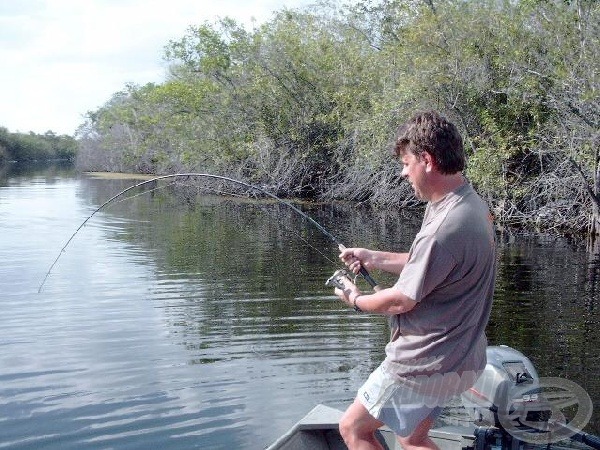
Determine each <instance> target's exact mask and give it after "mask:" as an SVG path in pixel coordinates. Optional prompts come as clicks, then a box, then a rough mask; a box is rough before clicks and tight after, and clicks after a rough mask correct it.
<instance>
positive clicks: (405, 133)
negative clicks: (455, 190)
mask: <svg viewBox="0 0 600 450" xmlns="http://www.w3.org/2000/svg"><path fill="white" fill-rule="evenodd" d="M394 150H395V153H396V155H397V156H402V154H403V153H405V152H411V153H413V154H414V155H416V156H417V157H419V158H420V157H421V155H422V153H423V152H427V153H429V154H430V155H431V157H432V158H433V161H434V163H435V166H436V168H437V169H438V170H439V171H440V172H441V173H443V174H453V173H456V172H460V171H462V170H464V168H465V163H466V158H465V152H464V148H463V142H462V137H461V135H460V133H459V132H458V129H457V128H456V127H455V126H454V124H452V123H451V122H449V121H448V120H447V119H446V118H445V117H444V116H442V115H440V114H438V113H437V112H435V111H423V112H420V113H418V114H416V115H415V116H413V117H412V118H411V119H410V120H409V121H408V122H406V123H405V124H403V125H401V126H400V127H399V128H398V132H397V135H396V145H395V147H394Z"/></svg>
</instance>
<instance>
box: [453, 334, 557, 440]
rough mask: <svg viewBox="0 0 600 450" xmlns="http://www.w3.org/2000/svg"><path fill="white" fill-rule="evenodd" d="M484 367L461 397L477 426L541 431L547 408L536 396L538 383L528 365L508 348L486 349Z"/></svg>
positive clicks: (538, 392)
mask: <svg viewBox="0 0 600 450" xmlns="http://www.w3.org/2000/svg"><path fill="white" fill-rule="evenodd" d="M486 353H487V364H486V366H485V369H484V371H483V373H482V374H481V376H480V377H479V378H478V380H477V382H476V383H475V384H474V385H473V387H472V388H470V389H469V390H468V391H466V392H464V393H463V395H462V401H463V405H464V406H465V408H466V409H467V411H468V412H469V413H470V415H471V417H472V419H473V420H474V422H475V423H476V424H477V425H481V426H493V427H498V428H500V429H520V428H523V427H526V426H532V425H533V426H534V427H535V428H537V429H540V427H541V428H543V426H542V425H541V423H544V422H548V420H549V419H550V417H551V416H552V408H551V405H549V403H548V402H547V401H546V400H545V399H544V398H543V397H542V396H541V395H540V379H539V376H538V374H537V371H536V370H535V367H534V366H533V364H532V362H531V361H530V360H529V359H528V358H527V357H526V356H525V355H523V354H522V353H521V352H519V351H518V350H515V349H513V348H511V347H508V346H505V345H500V346H489V347H488V348H487V351H486Z"/></svg>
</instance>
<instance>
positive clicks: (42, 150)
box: [0, 127, 77, 162]
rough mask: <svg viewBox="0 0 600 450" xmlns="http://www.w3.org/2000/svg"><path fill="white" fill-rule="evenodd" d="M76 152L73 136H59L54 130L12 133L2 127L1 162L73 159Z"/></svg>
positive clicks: (0, 137) (0, 141) (0, 139)
mask: <svg viewBox="0 0 600 450" xmlns="http://www.w3.org/2000/svg"><path fill="white" fill-rule="evenodd" d="M76 153H77V142H76V141H75V139H74V138H72V137H71V136H67V135H61V136H59V135H57V134H55V133H54V132H52V131H47V132H46V133H44V134H36V133H33V132H30V133H11V132H9V131H8V130H7V129H6V128H4V127H0V162H1V161H3V160H4V161H44V160H59V159H60V160H72V159H74V157H75V155H76Z"/></svg>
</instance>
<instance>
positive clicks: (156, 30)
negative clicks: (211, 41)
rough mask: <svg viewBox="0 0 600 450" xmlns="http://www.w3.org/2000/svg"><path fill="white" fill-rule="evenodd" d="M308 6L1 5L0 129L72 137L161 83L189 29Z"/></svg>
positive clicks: (252, 2)
mask: <svg viewBox="0 0 600 450" xmlns="http://www.w3.org/2000/svg"><path fill="white" fill-rule="evenodd" d="M309 3H310V2H309V1H308V0H280V1H277V0H247V1H244V0H220V1H206V0H205V1H200V0H168V1H166V0H20V1H19V2H16V1H12V0H0V61H2V66H3V68H2V70H1V71H0V101H1V107H0V126H3V127H6V128H8V129H9V130H10V131H21V132H27V131H34V132H36V133H44V132H45V131H47V130H52V131H55V132H57V133H59V134H63V133H64V134H72V133H73V132H74V131H75V129H76V127H77V126H78V125H80V124H81V123H82V122H83V115H84V114H85V113H86V112H87V111H89V110H94V109H96V108H98V107H99V106H101V105H102V104H103V103H105V102H106V101H107V100H109V99H110V97H111V95H112V94H114V93H115V92H117V91H119V90H121V89H123V87H124V86H125V84H126V83H128V82H133V83H137V84H145V83H148V82H160V81H162V80H163V79H164V75H165V71H166V65H165V63H164V61H163V59H162V56H163V48H164V46H165V45H166V44H167V43H168V41H169V40H170V39H178V38H180V37H182V36H183V35H184V33H185V31H186V29H187V27H188V26H190V25H193V24H199V23H202V22H204V21H206V20H208V21H214V20H215V19H216V18H217V17H225V16H229V17H233V18H234V19H236V20H237V21H239V22H241V23H244V24H245V25H247V26H248V27H251V26H252V25H251V24H252V23H253V22H252V18H254V19H256V22H257V23H261V22H264V21H265V20H268V19H270V18H271V17H272V14H273V13H274V12H275V11H277V10H280V9H281V8H283V7H290V8H294V7H299V6H302V5H306V4H309Z"/></svg>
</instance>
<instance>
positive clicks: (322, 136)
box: [78, 0, 600, 220]
mask: <svg viewBox="0 0 600 450" xmlns="http://www.w3.org/2000/svg"><path fill="white" fill-rule="evenodd" d="M599 16H600V4H599V3H598V2H593V1H585V0H579V1H578V2H564V1H559V0H543V1H529V0H522V1H518V2H509V1H505V2H502V1H501V2H498V1H496V0H483V1H474V0H472V1H464V0H443V1H438V2H422V1H417V0H414V1H413V0H410V1H407V0H378V1H374V0H364V1H362V2H359V3H356V4H354V5H353V6H339V5H338V4H336V3H335V2H333V1H332V2H328V1H325V2H323V3H320V4H318V5H316V6H313V7H311V9H305V10H287V9H284V10H281V11H279V12H278V13H277V14H276V15H275V16H274V18H273V19H272V20H271V21H270V22H268V23H265V24H263V25H262V26H260V27H257V28H255V29H253V30H252V31H248V30H246V29H244V28H243V27H242V26H241V25H239V24H237V23H236V22H234V21H233V20H231V19H224V20H221V21H219V22H217V23H214V24H210V23H204V24H201V25H198V26H192V27H190V28H189V29H188V30H187V32H186V34H185V35H184V36H183V37H182V38H181V39H179V40H174V41H171V42H169V43H168V45H167V46H166V48H165V57H166V59H167V61H169V62H170V63H171V72H170V76H169V78H168V79H167V80H166V81H165V82H164V83H162V84H159V85H154V84H150V85H146V86H141V87H140V86H127V87H126V89H125V90H124V91H123V92H120V93H117V94H115V96H114V97H113V98H112V99H111V100H109V101H108V102H107V104H106V105H104V106H103V107H102V108H100V109H98V110H97V111H94V112H90V114H89V115H88V120H87V122H86V123H85V124H84V125H83V126H82V127H81V129H80V132H79V134H78V136H79V139H80V142H81V143H82V145H81V158H80V161H81V162H82V163H83V164H84V165H86V166H88V167H89V166H94V167H96V168H98V167H103V168H105V169H112V170H124V169H127V170H137V171H143V172H170V171H175V170H182V169H183V170H193V169H201V170H203V171H211V172H221V173H223V172H227V173H229V174H231V175H236V176H240V177H244V178H246V179H248V180H251V181H254V182H260V183H263V184H265V185H267V186H269V187H271V188H272V189H273V190H274V191H276V192H277V193H278V194H280V195H281V194H287V195H296V196H310V197H320V198H327V199H331V198H343V199H355V200H361V201H369V202H371V203H372V204H376V205H379V206H385V207H388V206H396V205H398V204H401V205H408V204H410V205H412V204H415V202H414V201H413V200H411V195H412V194H411V192H410V189H406V188H405V186H403V185H400V184H398V182H397V181H398V170H397V168H396V167H394V166H393V165H392V164H390V160H389V156H388V153H387V150H388V149H389V147H390V143H391V142H392V140H393V135H394V132H395V128H396V126H397V125H398V124H399V123H400V122H402V121H403V120H405V119H406V118H407V117H408V116H410V115H412V113H413V112H414V111H415V110H417V109H423V108H435V109H438V110H440V111H442V112H443V113H444V114H446V115H448V116H449V117H450V118H451V119H452V120H453V121H455V122H456V123H457V124H458V125H459V127H460V128H461V129H462V131H463V134H464V136H465V142H466V146H467V149H468V154H469V166H468V174H469V177H470V178H471V180H473V182H474V183H475V184H476V186H477V188H478V189H479V190H480V191H481V192H482V193H483V194H484V195H485V196H486V197H487V198H488V199H490V200H491V201H492V203H493V204H494V205H496V206H498V205H506V204H510V205H511V208H514V209H515V210H516V211H518V214H517V215H519V217H527V220H529V219H530V218H531V219H532V220H537V219H536V217H537V216H539V211H541V210H542V209H543V208H546V207H547V206H548V205H551V204H555V203H557V202H563V201H571V202H580V201H581V198H582V197H581V196H580V195H579V194H577V195H575V197H576V199H575V198H574V197H573V191H572V190H560V189H549V190H546V191H545V192H542V191H540V189H535V188H534V186H535V185H536V184H538V185H545V183H546V181H547V180H548V179H557V178H560V177H564V176H565V175H566V176H571V175H576V176H577V177H579V178H578V179H579V182H578V183H576V185H577V186H578V187H577V189H579V191H578V192H596V194H597V193H598V189H599V186H600V181H599V180H600V165H599V163H598V161H600V156H599V152H600V150H599V149H598V144H597V130H598V128H600V126H599V125H600V124H599V119H598V117H600V114H598V113H599V112H600V111H599V109H600V108H599V94H598V92H599V89H598V80H597V77H598V75H597V74H598V72H599V71H598V69H599V68H598V61H600V57H599V56H600V55H599V54H598V49H599V48H600V46H599V42H598V39H599V36H600V31H599V25H598V24H599V23H600V20H599V18H600V17H599ZM567 166H568V167H570V168H571V169H569V170H570V171H571V172H570V173H569V172H566V173H565V172H564V170H565V167H567ZM584 202H585V203H586V208H588V209H589V208H590V207H591V206H593V204H594V197H593V196H589V195H588V196H587V197H585V196H584Z"/></svg>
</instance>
